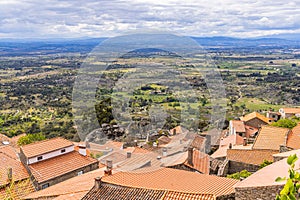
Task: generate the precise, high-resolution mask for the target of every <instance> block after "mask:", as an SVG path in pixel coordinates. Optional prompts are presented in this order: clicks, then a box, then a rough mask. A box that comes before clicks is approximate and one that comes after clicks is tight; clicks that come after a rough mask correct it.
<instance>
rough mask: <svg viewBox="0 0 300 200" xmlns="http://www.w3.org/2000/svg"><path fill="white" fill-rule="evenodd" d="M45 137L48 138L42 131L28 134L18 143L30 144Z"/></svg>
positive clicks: (21, 144)
mask: <svg viewBox="0 0 300 200" xmlns="http://www.w3.org/2000/svg"><path fill="white" fill-rule="evenodd" d="M45 139H46V137H45V136H44V135H43V134H42V133H37V134H28V135H25V136H22V137H20V138H19V140H18V142H17V143H18V145H19V146H23V145H26V144H30V143H33V142H36V141H41V140H45Z"/></svg>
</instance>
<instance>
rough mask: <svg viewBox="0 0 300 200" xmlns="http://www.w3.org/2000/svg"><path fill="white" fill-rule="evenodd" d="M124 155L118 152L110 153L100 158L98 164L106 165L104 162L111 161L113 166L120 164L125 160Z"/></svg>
mask: <svg viewBox="0 0 300 200" xmlns="http://www.w3.org/2000/svg"><path fill="white" fill-rule="evenodd" d="M126 157H127V156H126V155H125V153H121V152H119V151H115V152H111V153H109V154H107V155H105V156H102V157H101V159H100V160H99V161H100V163H102V164H104V165H106V160H111V161H112V163H113V164H116V163H119V162H122V161H124V160H126Z"/></svg>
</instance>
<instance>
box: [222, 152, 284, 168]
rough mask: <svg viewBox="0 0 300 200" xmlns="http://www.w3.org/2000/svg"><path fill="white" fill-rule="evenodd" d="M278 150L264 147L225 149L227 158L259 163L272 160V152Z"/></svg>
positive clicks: (253, 163) (254, 163)
mask: <svg viewBox="0 0 300 200" xmlns="http://www.w3.org/2000/svg"><path fill="white" fill-rule="evenodd" d="M278 152H279V151H274V150H264V149H259V150H254V149H252V150H247V149H227V159H228V160H232V161H236V162H241V163H247V164H252V165H260V164H262V163H263V162H264V160H267V161H273V154H276V153H278Z"/></svg>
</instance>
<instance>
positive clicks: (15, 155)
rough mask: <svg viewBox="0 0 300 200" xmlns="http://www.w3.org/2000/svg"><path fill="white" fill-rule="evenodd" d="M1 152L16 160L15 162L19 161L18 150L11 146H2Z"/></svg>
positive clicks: (0, 147)
mask: <svg viewBox="0 0 300 200" xmlns="http://www.w3.org/2000/svg"><path fill="white" fill-rule="evenodd" d="M0 152H1V153H4V154H6V155H7V156H9V157H11V158H12V159H15V160H18V159H19V156H18V152H17V150H16V149H15V148H14V147H12V146H10V145H6V146H0Z"/></svg>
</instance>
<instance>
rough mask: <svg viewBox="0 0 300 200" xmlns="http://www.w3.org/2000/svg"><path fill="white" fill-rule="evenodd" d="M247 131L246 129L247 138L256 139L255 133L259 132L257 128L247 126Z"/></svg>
mask: <svg viewBox="0 0 300 200" xmlns="http://www.w3.org/2000/svg"><path fill="white" fill-rule="evenodd" d="M245 129H246V137H247V138H249V137H254V136H255V133H257V132H258V129H257V128H255V127H252V126H248V125H245Z"/></svg>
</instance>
